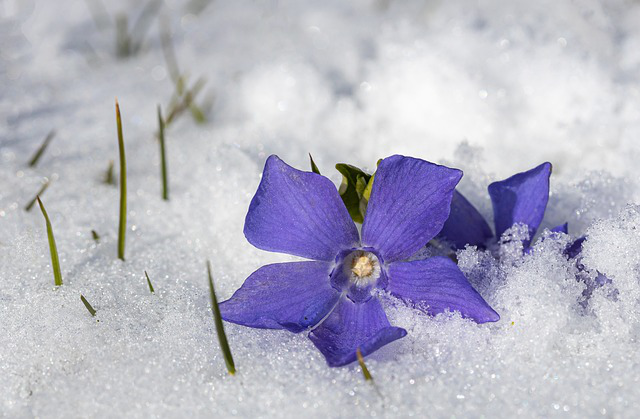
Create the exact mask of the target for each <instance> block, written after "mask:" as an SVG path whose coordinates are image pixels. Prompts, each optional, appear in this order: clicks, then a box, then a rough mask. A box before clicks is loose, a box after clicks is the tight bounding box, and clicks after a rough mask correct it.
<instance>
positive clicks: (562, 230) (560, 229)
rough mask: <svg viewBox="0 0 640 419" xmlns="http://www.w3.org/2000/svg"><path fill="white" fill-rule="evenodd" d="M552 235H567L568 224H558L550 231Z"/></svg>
mask: <svg viewBox="0 0 640 419" xmlns="http://www.w3.org/2000/svg"><path fill="white" fill-rule="evenodd" d="M551 232H552V233H564V234H569V223H564V224H560V225H559V226H555V227H553V228H552V229H551Z"/></svg>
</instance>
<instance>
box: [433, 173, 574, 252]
mask: <svg viewBox="0 0 640 419" xmlns="http://www.w3.org/2000/svg"><path fill="white" fill-rule="evenodd" d="M550 176H551V163H548V162H547V163H542V164H541V165H539V166H537V167H534V168H533V169H531V170H528V171H526V172H522V173H517V174H515V175H513V176H511V177H510V178H508V179H505V180H501V181H498V182H493V183H492V184H490V185H489V188H488V189H489V196H490V197H491V203H492V205H493V218H494V223H495V231H496V237H500V236H502V234H503V233H504V232H505V231H506V230H508V229H509V228H511V227H513V226H514V225H516V224H524V225H526V226H527V229H528V230H529V238H528V239H527V240H524V242H523V246H524V248H525V249H528V248H529V245H530V244H531V240H532V239H533V236H535V234H536V232H537V231H538V227H539V226H540V223H541V222H542V219H543V217H544V213H545V210H546V207H547V202H548V201H549V177H550ZM553 230H554V231H562V232H564V233H566V232H567V224H563V225H561V226H558V227H556V228H554V229H553ZM438 236H439V237H441V238H445V239H446V240H448V241H450V242H451V244H452V245H453V246H454V247H455V248H458V249H460V248H463V247H464V246H465V245H467V244H470V245H474V246H484V245H485V244H486V243H487V241H488V240H489V239H490V238H492V237H493V233H492V231H491V228H490V227H489V225H488V224H487V222H486V221H485V219H484V217H482V215H480V213H479V212H478V210H477V209H476V208H475V207H474V206H473V205H472V204H471V203H470V202H469V201H467V199H466V198H465V197H464V196H463V195H462V194H461V193H460V192H458V191H455V192H454V194H453V198H452V201H451V214H450V215H449V218H448V219H447V221H446V222H445V223H444V226H443V228H442V231H440V233H439V234H438Z"/></svg>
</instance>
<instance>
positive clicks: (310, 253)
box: [220, 155, 499, 366]
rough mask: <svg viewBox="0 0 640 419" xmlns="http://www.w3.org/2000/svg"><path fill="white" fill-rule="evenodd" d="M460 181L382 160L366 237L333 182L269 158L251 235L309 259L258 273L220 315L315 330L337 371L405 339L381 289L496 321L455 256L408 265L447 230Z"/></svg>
mask: <svg viewBox="0 0 640 419" xmlns="http://www.w3.org/2000/svg"><path fill="white" fill-rule="evenodd" d="M461 177H462V172H461V171H459V170H456V169H450V168H448V167H444V166H439V165H436V164H433V163H429V162H427V161H424V160H419V159H415V158H410V157H404V156H398V155H396V156H392V157H388V158H386V159H384V160H382V161H381V162H380V164H379V166H378V169H377V171H376V174H375V181H374V182H373V186H372V190H371V195H370V199H369V202H368V207H367V211H366V216H365V217H364V221H363V224H362V230H361V234H359V232H358V229H357V228H356V225H355V223H354V222H353V221H352V219H351V218H350V216H349V213H348V211H347V209H346V207H345V205H344V204H343V202H342V201H341V199H340V196H339V194H338V191H337V189H336V187H335V186H334V184H333V183H332V182H331V181H330V180H329V179H327V178H325V177H323V176H321V175H319V174H316V173H312V172H303V171H300V170H297V169H294V168H292V167H291V166H289V165H287V164H286V163H284V162H283V161H282V160H280V158H278V157H277V156H270V157H269V158H268V159H267V162H266V164H265V168H264V172H263V175H262V180H261V182H260V185H259V187H258V190H257V192H256V194H255V196H254V197H253V200H252V201H251V204H250V206H249V211H248V213H247V217H246V220H245V227H244V234H245V236H246V237H247V240H248V241H249V242H250V243H251V244H253V245H254V246H256V247H258V248H260V249H262V250H267V251H272V252H280V253H288V254H291V255H295V256H301V257H304V258H308V259H312V261H303V262H289V263H277V264H272V265H266V266H263V267H261V268H260V269H258V270H257V271H255V272H254V273H253V274H251V275H250V276H249V277H248V278H247V279H246V281H245V282H244V284H243V285H242V287H241V288H240V289H238V290H237V291H236V292H235V293H234V295H233V296H232V297H231V298H230V299H229V300H227V301H225V302H223V303H221V305H220V309H221V312H222V317H223V318H224V319H225V320H226V321H229V322H233V323H237V324H241V325H245V326H249V327H257V328H266V329H286V330H289V331H291V332H294V333H299V332H303V331H307V330H308V331H309V338H310V339H311V341H312V342H313V343H314V344H315V346H316V347H317V348H318V349H319V350H320V351H321V352H322V354H323V355H324V356H325V358H326V360H327V363H328V364H329V365H330V366H341V365H346V364H349V363H351V362H353V361H355V359H356V350H357V349H358V348H359V349H360V350H361V352H362V353H363V354H364V355H367V354H370V353H372V352H374V351H375V350H377V349H379V348H380V347H382V346H384V345H386V344H387V343H390V342H392V341H395V340H397V339H400V338H402V337H404V336H405V335H406V333H407V332H406V331H405V330H404V329H402V328H399V327H394V326H391V324H390V323H389V320H388V319H387V316H386V314H385V311H384V309H383V307H382V304H381V302H380V299H379V296H380V295H381V294H384V292H389V293H391V294H392V295H395V296H397V297H399V298H400V299H402V300H404V301H406V302H408V303H409V304H414V305H419V306H420V307H426V311H427V312H428V313H430V314H436V313H440V312H443V311H445V310H452V311H453V310H457V311H459V312H460V313H461V314H462V315H463V316H465V317H468V318H471V319H473V320H475V321H476V322H479V323H482V322H488V321H497V320H498V319H499V316H498V314H497V313H496V312H495V311H494V310H493V309H492V308H491V307H489V305H488V304H487V303H486V302H485V301H484V300H483V299H482V297H481V296H480V294H478V292H477V291H476V290H475V289H473V287H472V286H471V285H470V284H469V282H468V281H467V279H466V278H465V277H464V275H463V274H462V272H461V271H460V270H459V269H458V266H457V265H456V264H455V263H454V262H452V261H451V260H450V259H448V258H446V257H432V258H429V259H425V260H413V261H407V259H408V258H409V257H411V256H412V255H414V254H415V253H416V252H417V251H418V250H419V249H420V248H422V247H423V246H424V245H425V243H427V242H428V241H429V240H431V239H432V238H433V237H434V236H435V235H436V234H437V233H438V232H439V231H440V230H441V229H442V225H443V224H444V222H445V220H446V219H447V217H448V216H449V208H450V203H451V197H452V194H453V191H454V189H455V187H456V185H457V183H458V182H459V181H460V178H461Z"/></svg>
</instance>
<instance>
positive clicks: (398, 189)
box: [362, 155, 462, 262]
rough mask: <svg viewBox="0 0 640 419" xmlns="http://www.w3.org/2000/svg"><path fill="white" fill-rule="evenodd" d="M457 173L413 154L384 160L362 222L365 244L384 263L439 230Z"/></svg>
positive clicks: (399, 257) (459, 174)
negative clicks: (373, 250) (374, 250)
mask: <svg viewBox="0 0 640 419" xmlns="http://www.w3.org/2000/svg"><path fill="white" fill-rule="evenodd" d="M461 177H462V172H461V171H460V170H457V169H450V168H448V167H444V166H439V165H437V164H433V163H429V162H427V161H424V160H420V159H414V158H411V157H404V156H397V155H396V156H391V157H388V158H386V159H384V160H382V162H380V164H379V165H378V169H377V171H376V173H375V180H374V182H373V189H372V191H371V197H370V199H369V204H368V207H367V214H366V216H365V217H364V223H363V225H362V242H363V244H364V245H365V246H370V247H372V248H374V249H376V250H378V252H380V255H381V256H382V258H383V259H384V261H385V262H393V261H397V260H402V259H407V258H408V257H409V256H411V255H413V254H414V253H415V252H416V251H418V250H419V249H420V248H421V247H423V246H424V245H426V244H427V242H429V240H431V239H432V238H433V237H435V235H436V234H438V232H439V231H440V230H442V226H443V225H444V222H445V221H446V220H447V217H448V216H449V209H450V206H451V197H452V195H453V190H454V189H455V187H456V185H457V184H458V182H459V181H460V178H461Z"/></svg>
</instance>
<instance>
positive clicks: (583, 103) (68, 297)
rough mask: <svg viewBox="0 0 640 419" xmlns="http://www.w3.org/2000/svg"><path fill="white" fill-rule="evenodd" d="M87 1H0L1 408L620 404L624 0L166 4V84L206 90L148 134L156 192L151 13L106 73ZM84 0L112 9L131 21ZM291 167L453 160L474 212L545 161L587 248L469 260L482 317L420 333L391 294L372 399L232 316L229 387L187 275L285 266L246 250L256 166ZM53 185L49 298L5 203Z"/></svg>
mask: <svg viewBox="0 0 640 419" xmlns="http://www.w3.org/2000/svg"><path fill="white" fill-rule="evenodd" d="M89 3H93V4H95V3H96V2H95V1H91V0H89V1H80V0H76V1H71V0H65V1H44V0H40V1H34V0H5V1H4V2H2V3H0V83H1V86H2V89H1V90H0V162H1V163H0V185H1V187H0V281H1V282H0V413H1V414H2V415H3V416H5V417H52V418H56V417H59V418H69V417H124V416H127V417H155V416H158V417H192V418H197V417H229V416H233V415H236V416H242V417H275V416H278V417H300V416H301V415H305V416H306V417H327V416H331V417H354V416H357V417H364V416H383V417H395V416H402V417H408V416H419V417H425V416H428V417H454V416H455V417H480V416H486V417H514V416H516V415H522V416H525V417H549V416H572V417H601V416H603V417H633V416H634V414H635V413H637V412H638V411H640V386H639V385H638V381H639V380H640V352H638V350H637V345H638V338H639V334H640V303H639V302H640V284H639V276H640V273H639V271H640V235H639V234H638V230H637V226H638V225H639V223H640V207H638V206H633V205H632V203H634V202H638V201H640V178H639V177H638V161H639V159H640V138H639V137H640V85H639V81H640V25H638V21H639V20H640V3H639V2H637V1H606V2H605V1H602V2H597V1H573V2H568V1H539V2H531V1H521V2H520V1H492V0H487V1H479V2H464V1H430V2H418V1H406V2H405V1H390V0H387V1H385V0H377V1H349V2H346V1H339V0H335V1H330V0H324V1H321V2H299V1H275V0H273V1H256V2H249V1H215V2H211V4H208V5H207V6H206V7H205V8H204V9H203V10H201V11H199V13H196V12H198V7H197V5H198V4H205V3H207V2H206V1H204V0H203V1H198V0H189V1H188V2H173V1H171V2H169V1H167V2H165V4H164V5H163V7H162V9H161V11H160V16H166V17H167V18H168V21H169V23H170V26H171V28H172V30H173V42H174V46H175V49H176V54H177V56H178V59H179V64H180V66H181V69H182V70H183V71H188V72H189V74H190V75H191V80H192V81H193V80H195V78H196V77H198V76H203V77H205V78H206V80H207V84H206V89H205V92H204V95H205V96H206V95H209V96H211V97H212V98H214V99H215V101H214V104H213V107H212V109H211V111H210V113H209V115H208V116H209V120H208V122H207V123H206V124H204V125H198V124H196V123H194V121H193V120H192V119H191V118H190V117H188V116H184V117H182V118H181V119H179V120H178V121H177V122H176V123H175V124H174V125H172V126H171V127H170V128H169V129H168V132H167V141H168V145H167V147H168V151H169V176H170V182H171V201H170V202H168V203H167V202H164V201H162V200H161V199H160V170H159V156H158V146H157V142H156V141H155V140H154V137H153V133H154V132H155V130H156V128H157V127H156V124H157V122H156V121H157V120H156V113H155V112H156V104H158V103H161V104H162V105H163V106H164V107H165V108H166V106H167V102H168V100H169V98H170V96H171V93H172V91H173V85H172V83H171V81H170V79H169V77H168V75H167V68H166V66H165V61H164V59H163V56H162V50H161V48H160V42H159V25H158V24H157V21H156V20H154V23H153V25H152V26H151V28H150V30H149V33H148V37H147V42H146V43H145V45H144V48H143V49H142V51H141V52H140V53H139V54H137V55H135V56H133V57H130V58H126V59H120V58H117V57H116V55H115V42H114V40H115V34H114V31H113V28H112V27H109V28H106V29H104V30H100V29H98V28H97V27H96V25H95V23H94V20H93V19H92V16H91V13H90V12H89V8H88V7H87V4H89ZM104 4H105V5H106V8H107V10H108V12H109V13H110V14H111V15H115V14H117V13H120V12H124V11H125V10H126V11H127V13H128V14H129V16H130V20H134V19H135V17H136V16H137V15H139V14H140V12H141V10H142V9H143V7H144V3H143V2H141V1H130V2H125V1H123V0H120V1H115V2H111V1H110V2H106V1H105V2H104ZM114 96H117V97H118V100H119V101H120V104H121V109H122V112H123V121H124V133H125V141H126V148H127V157H128V168H129V176H128V182H129V221H128V236H127V250H126V255H127V261H126V262H125V263H122V262H121V261H119V260H118V259H117V258H116V240H117V237H116V235H117V219H118V190H117V188H116V187H114V186H109V185H105V184H103V183H101V180H102V177H103V174H104V171H105V169H106V167H107V164H108V161H109V160H112V159H116V160H117V143H116V129H115V118H114V105H113V103H114ZM204 98H205V97H204V96H203V97H202V99H204ZM51 129H55V130H56V131H57V135H56V137H55V138H54V140H53V141H52V143H51V145H50V147H49V149H48V150H47V151H46V153H45V154H44V156H43V158H42V160H41V161H40V163H39V165H38V166H37V167H36V168H35V169H31V168H28V167H27V166H26V162H27V161H28V159H29V158H30V156H31V155H32V153H33V152H34V150H35V149H36V148H37V147H38V146H39V144H40V143H41V141H42V139H43V138H44V137H45V135H46V134H47V133H48V132H49V131H50V130H51ZM308 152H311V153H312V154H313V156H314V159H315V161H316V163H317V164H318V165H319V167H320V170H321V171H322V172H323V173H325V174H327V175H330V177H331V179H332V180H334V181H335V182H336V184H337V183H338V182H339V180H340V176H339V175H338V173H337V172H336V171H335V170H334V169H333V165H334V164H335V163H336V162H349V163H352V164H356V165H360V166H361V167H364V168H368V169H371V168H373V167H375V162H376V160H377V159H378V158H380V157H384V156H387V155H390V154H395V153H401V154H406V155H411V156H415V157H420V158H424V159H427V160H430V161H434V162H440V163H445V164H449V165H451V166H453V167H457V168H460V169H463V170H464V171H465V178H464V179H463V181H462V183H461V190H462V191H463V192H464V193H465V194H466V195H467V197H468V198H469V199H470V200H471V201H472V202H473V203H474V204H475V205H477V207H478V208H479V209H480V210H481V212H482V213H483V214H484V215H485V216H487V217H488V218H489V219H490V218H491V207H490V202H489V198H488V195H487V192H486V186H487V184H488V183H489V182H491V181H493V180H498V179H502V178H505V177H507V176H509V175H511V174H513V173H515V172H518V171H522V170H526V169H529V168H531V167H533V166H535V165H537V164H539V163H541V162H543V161H547V160H548V161H551V162H552V163H553V165H554V172H553V175H552V186H551V188H552V196H551V199H550V202H549V207H548V210H547V214H546V218H545V220H544V222H543V227H552V226H555V225H558V224H561V223H562V222H564V221H568V222H569V228H570V232H571V235H572V236H573V237H574V238H575V237H577V236H580V235H583V234H587V235H588V236H589V238H588V240H587V241H586V243H585V246H584V253H583V255H582V258H581V259H580V260H579V261H578V262H576V261H567V260H566V258H564V257H563V256H562V254H561V250H562V249H563V247H564V246H565V245H566V243H567V242H568V241H569V237H567V236H565V235H560V236H554V237H552V236H549V237H546V239H545V240H544V241H541V240H540V239H538V241H537V245H536V247H535V248H534V250H533V252H532V253H531V254H530V255H527V256H524V257H523V256H521V252H520V250H519V249H518V248H517V247H515V246H513V245H512V244H507V245H504V246H503V247H502V248H501V249H500V251H499V254H500V256H501V258H500V259H496V258H495V257H494V256H492V254H491V253H489V252H482V251H477V250H475V249H471V248H468V249H465V250H461V251H460V252H459V255H458V257H459V261H460V266H461V268H462V269H463V270H464V271H465V273H467V275H468V277H469V279H470V280H471V281H472V282H473V283H474V284H475V285H476V286H477V287H478V289H479V290H480V292H481V293H482V294H483V296H484V297H485V298H486V299H487V301H488V302H489V303H490V304H491V305H492V306H493V307H494V308H495V309H496V310H497V311H498V312H499V313H500V314H501V316H502V320H501V321H500V322H499V323H496V324H486V325H480V326H479V325H476V324H474V323H472V322H470V321H467V320H463V319H461V318H460V317H459V316H457V315H441V316H438V317H435V318H431V317H427V316H425V315H424V314H422V313H421V312H419V311H417V310H414V309H411V308H408V307H406V306H404V305H403V304H402V303H400V302H399V301H396V300H394V299H392V298H388V299H386V301H385V306H386V307H387V313H388V315H389V317H390V320H391V323H392V324H394V325H396V326H400V327H404V328H405V329H407V331H408V336H407V337H405V338H403V339H401V340H400V341H397V342H395V343H393V344H390V345H388V346H387V347H385V348H383V349H382V350H380V351H378V352H377V353H375V354H374V355H372V356H369V357H368V358H367V364H368V367H369V369H370V371H371V373H372V374H373V376H374V378H375V383H376V387H375V388H374V387H372V386H371V385H369V383H367V382H365V381H364V380H363V378H362V375H361V373H360V371H359V368H358V366H357V365H351V366H348V367H344V368H338V369H332V368H328V367H327V366H326V364H325V361H324V359H323V357H322V355H321V354H320V353H319V352H318V351H317V350H316V349H315V348H314V347H313V345H312V344H311V342H310V341H309V340H308V339H307V338H306V337H305V335H304V334H300V335H294V334H291V333H288V332H284V331H267V330H257V329H250V328H245V327H241V326H237V325H233V324H227V325H226V329H227V333H228V336H229V340H230V344H231V347H232V350H233V354H234V356H235V360H236V365H237V367H238V374H237V375H236V376H235V377H231V376H229V375H228V374H227V372H226V370H225V367H224V361H223V358H222V356H221V353H220V351H219V348H218V343H217V340H216V337H215V331H214V324H213V321H212V318H211V312H210V309H209V299H208V298H209V297H208V289H207V281H206V268H205V260H206V259H211V260H212V263H213V267H214V275H215V278H216V280H217V289H218V294H219V298H220V299H226V298H228V297H229V296H230V295H231V294H232V293H233V291H234V290H235V289H237V288H238V287H239V286H240V285H241V284H242V282H243V280H244V279H245V278H246V277H247V276H248V275H249V274H250V273H251V272H252V271H254V270H255V269H257V268H258V267H259V266H261V265H263V264H265V263H268V262H275V261H287V260H293V258H292V257H289V256H284V255H277V254H269V253H267V252H262V251H259V250H257V249H254V248H252V246H250V245H249V244H248V243H247V242H246V241H245V239H244V237H243V234H242V227H243V221H244V215H245V213H246V210H247V208H248V204H249V201H250V199H251V197H252V195H253V193H254V192H255V189H256V187H257V184H258V182H259V177H260V173H261V170H262V166H263V164H264V160H265V158H266V157H267V156H268V155H270V154H274V153H275V154H278V155H279V156H280V157H282V158H283V159H284V160H285V161H287V162H288V163H290V164H292V165H294V166H297V167H299V168H305V169H306V168H307V167H308V160H307V159H308V157H307V153H308ZM45 178H48V179H51V180H52V184H51V186H50V187H49V189H48V190H47V191H46V192H45V193H44V195H43V201H44V203H45V205H46V207H47V209H48V211H49V214H50V216H51V219H52V223H53V228H54V232H55V235H56V239H57V243H58V249H59V252H60V257H61V264H62V274H63V277H64V281H65V282H64V285H63V286H62V287H61V288H59V289H57V290H54V287H53V276H52V272H51V265H50V259H49V250H48V245H47V241H46V233H45V228H44V220H43V218H42V216H41V214H40V213H39V211H38V209H37V207H36V208H34V210H32V211H31V212H29V213H27V212H25V211H24V209H23V207H24V205H25V204H26V203H27V202H28V201H29V200H30V199H31V198H32V197H33V196H34V194H35V193H36V191H37V190H38V188H39V187H40V185H41V184H42V182H43V180H44V179H45ZM92 229H93V230H96V231H97V232H98V233H99V234H100V235H101V241H100V243H99V244H95V243H94V242H93V240H92V238H91V233H90V232H91V230H92ZM514 234H518V232H517V231H514ZM540 235H541V236H544V233H542V234H540ZM578 266H580V267H581V268H582V269H583V270H582V271H581V272H578ZM144 270H147V271H148V272H149V275H150V277H151V279H152V281H153V284H154V286H155V288H156V294H155V295H150V294H149V292H148V289H147V285H146V281H145V279H144V274H143V271H144ZM598 272H599V273H602V274H605V275H606V276H607V277H609V278H610V279H611V280H612V283H610V284H607V285H605V286H604V287H601V288H597V289H595V290H593V291H592V292H591V294H590V295H588V294H589V292H586V293H585V290H586V286H585V285H584V282H578V281H576V275H581V276H582V277H585V276H586V278H587V280H593V279H594V278H595V277H596V275H597V274H598ZM587 282H588V281H587ZM80 294H83V295H84V296H86V297H87V299H88V300H89V301H90V302H91V303H92V304H93V306H94V307H95V309H96V310H97V312H98V314H97V317H96V318H92V317H90V316H89V314H88V312H87V310H86V309H85V307H84V306H83V305H82V303H81V302H80V298H79V295H80ZM98 320H99V321H98Z"/></svg>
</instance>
